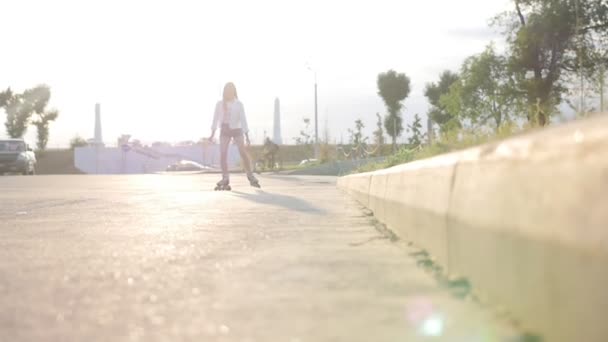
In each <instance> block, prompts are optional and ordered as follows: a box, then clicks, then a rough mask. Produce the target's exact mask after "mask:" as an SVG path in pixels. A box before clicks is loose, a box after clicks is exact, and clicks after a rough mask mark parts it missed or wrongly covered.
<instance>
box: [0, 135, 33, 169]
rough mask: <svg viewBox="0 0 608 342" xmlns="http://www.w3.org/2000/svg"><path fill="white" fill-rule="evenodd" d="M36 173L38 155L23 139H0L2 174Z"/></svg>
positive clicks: (0, 166) (0, 167)
mask: <svg viewBox="0 0 608 342" xmlns="http://www.w3.org/2000/svg"><path fill="white" fill-rule="evenodd" d="M5 173H20V174H23V175H33V174H35V173H36V155H35V154H34V152H33V151H32V149H31V148H30V147H29V145H28V144H26V143H25V141H24V140H23V139H3V140H0V175H1V174H5Z"/></svg>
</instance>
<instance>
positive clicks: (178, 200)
mask: <svg viewBox="0 0 608 342" xmlns="http://www.w3.org/2000/svg"><path fill="white" fill-rule="evenodd" d="M216 178H217V176H209V175H207V176H205V175H188V176H170V175H146V176H36V177H0V308H1V310H0V341H2V342H4V341H7V342H9V341H10V342H14V341H239V342H245V341H262V342H268V341H286V342H297V341H299V342H304V341H427V340H428V341H480V342H482V341H483V342H487V341H516V340H518V339H517V338H516V336H517V334H516V333H514V332H513V331H512V330H511V328H508V327H505V326H503V325H502V324H500V323H499V322H497V321H496V319H495V318H494V317H493V315H492V314H491V313H490V312H489V311H486V310H482V309H481V308H480V307H478V306H477V305H476V304H474V303H470V302H466V301H462V300H459V299H456V298H453V297H451V296H450V295H449V293H448V292H447V291H445V289H442V288H440V287H439V286H438V285H437V283H436V281H435V280H434V279H433V278H432V277H431V276H430V275H429V274H427V273H425V272H424V271H423V270H422V269H420V268H418V267H417V266H416V262H415V260H414V259H412V258H411V257H409V256H408V252H407V250H406V249H405V248H404V247H403V245H402V244H400V243H393V242H391V241H389V240H388V239H385V238H383V236H382V235H381V234H379V232H378V231H377V230H376V229H375V228H374V226H373V225H372V224H371V223H370V217H368V216H366V215H365V214H364V213H363V212H362V210H361V208H360V207H359V206H358V205H357V204H356V203H355V202H354V201H353V200H351V199H349V198H348V197H347V196H346V195H343V194H342V193H340V192H339V191H338V190H337V189H336V187H335V185H334V183H335V179H334V178H321V177H316V178H315V177H309V178H306V177H301V178H297V177H262V178H261V182H262V185H263V186H264V188H263V189H262V190H256V189H253V188H250V187H249V186H248V184H246V183H245V180H244V176H243V175H235V176H233V187H234V191H232V192H214V191H212V188H213V183H214V181H215V180H216Z"/></svg>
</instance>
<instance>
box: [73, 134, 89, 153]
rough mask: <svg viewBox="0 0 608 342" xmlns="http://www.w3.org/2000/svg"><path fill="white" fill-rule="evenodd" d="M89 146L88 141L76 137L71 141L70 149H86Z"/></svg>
mask: <svg viewBox="0 0 608 342" xmlns="http://www.w3.org/2000/svg"><path fill="white" fill-rule="evenodd" d="M87 145H88V143H87V141H86V140H84V139H83V138H82V137H80V136H78V135H76V136H74V137H73V138H72V140H70V148H71V149H72V150H73V149H75V148H76V147H85V146H87Z"/></svg>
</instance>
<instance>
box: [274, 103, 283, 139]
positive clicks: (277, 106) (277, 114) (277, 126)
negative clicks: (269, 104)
mask: <svg viewBox="0 0 608 342" xmlns="http://www.w3.org/2000/svg"><path fill="white" fill-rule="evenodd" d="M272 140H273V141H274V143H275V144H277V145H282V144H283V138H282V137H281V103H280V102H279V98H278V97H277V98H276V99H274V132H273V136H272Z"/></svg>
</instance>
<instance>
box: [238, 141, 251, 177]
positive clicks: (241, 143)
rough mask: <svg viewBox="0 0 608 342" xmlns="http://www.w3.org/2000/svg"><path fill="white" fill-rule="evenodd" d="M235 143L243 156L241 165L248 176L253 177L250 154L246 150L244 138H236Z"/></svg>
mask: <svg viewBox="0 0 608 342" xmlns="http://www.w3.org/2000/svg"><path fill="white" fill-rule="evenodd" d="M234 142H235V143H236V145H237V146H238V148H239V153H240V154H241V164H243V167H244V168H245V172H247V176H251V158H249V153H247V149H246V148H245V141H244V138H243V136H240V137H236V138H234Z"/></svg>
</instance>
